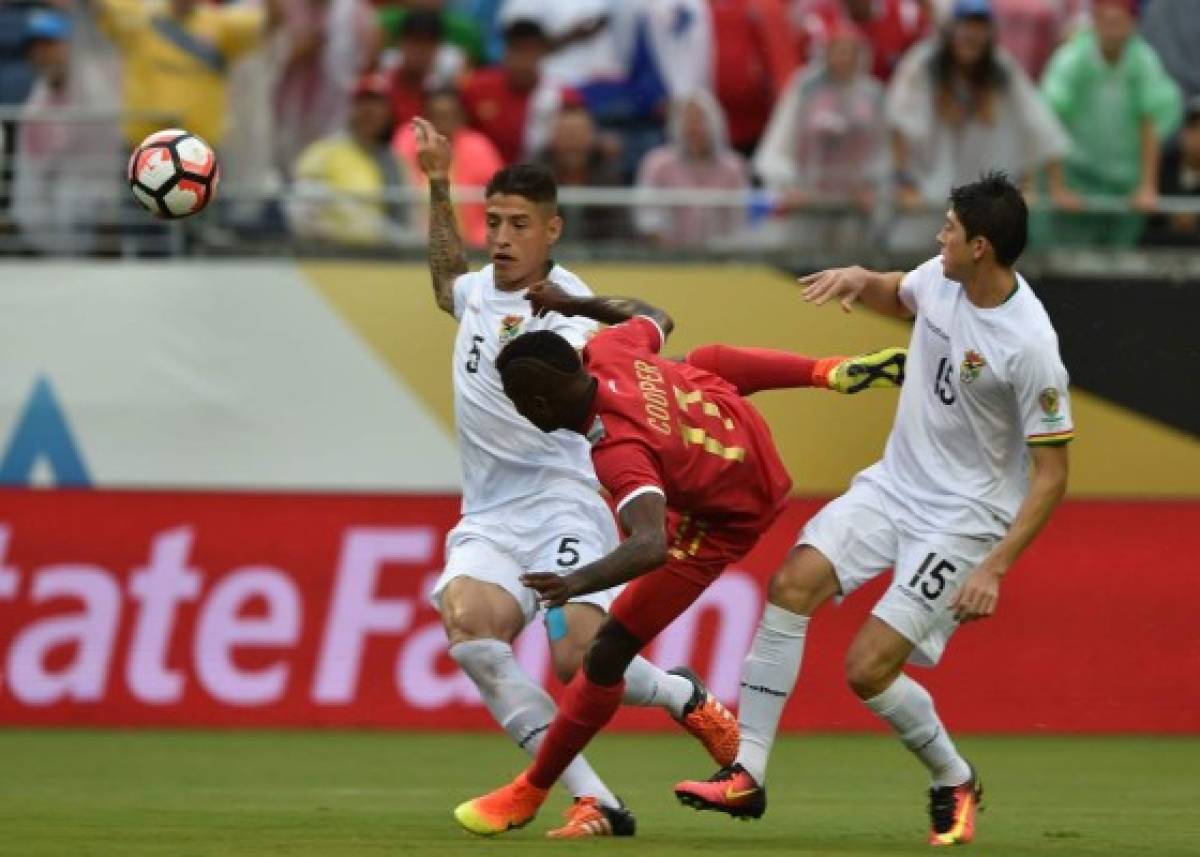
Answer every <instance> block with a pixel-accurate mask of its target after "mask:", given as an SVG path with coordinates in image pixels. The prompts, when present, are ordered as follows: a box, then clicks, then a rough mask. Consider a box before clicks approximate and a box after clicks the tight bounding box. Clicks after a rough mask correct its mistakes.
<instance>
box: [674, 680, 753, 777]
mask: <svg viewBox="0 0 1200 857" xmlns="http://www.w3.org/2000/svg"><path fill="white" fill-rule="evenodd" d="M667 673H668V675H677V676H679V677H681V678H686V679H687V680H688V681H690V682H691V683H692V698H691V699H690V700H689V701H688V704H687V705H685V706H684V708H683V717H681V718H679V720H678V723H679V724H680V725H681V726H682V727H683V728H684V729H686V730H687V731H688V732H689V733H690V734H691V735H692V736H693V737H695V738H696V739H697V740H698V741H699V742H700V743H701V744H703V745H704V749H705V750H707V751H708V755H710V756H712V759H713V761H714V762H716V763H717V764H718V765H720V766H721V767H722V768H724V767H726V766H728V765H731V764H733V760H734V759H736V758H737V752H738V741H739V739H740V733H739V731H738V724H737V718H736V717H734V716H733V713H732V712H731V711H730V710H729V709H728V708H726V707H725V706H724V705H722V704H721V701H720V700H719V699H717V698H716V697H715V696H713V695H712V694H711V693H709V692H708V688H707V687H705V686H704V682H702V681H701V680H700V676H698V675H696V674H695V673H694V672H692V671H691V670H690V669H688V668H687V667H676V668H675V669H673V670H667Z"/></svg>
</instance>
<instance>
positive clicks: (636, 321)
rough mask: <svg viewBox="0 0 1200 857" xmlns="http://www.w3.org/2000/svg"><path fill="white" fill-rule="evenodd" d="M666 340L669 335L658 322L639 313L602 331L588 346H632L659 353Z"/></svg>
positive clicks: (597, 347) (593, 347)
mask: <svg viewBox="0 0 1200 857" xmlns="http://www.w3.org/2000/svg"><path fill="white" fill-rule="evenodd" d="M666 341H667V335H666V334H665V333H663V330H662V328H661V327H659V326H658V322H656V321H655V320H654V319H652V318H650V317H649V316H646V315H639V316H634V317H633V318H631V319H629V321H623V322H621V323H620V324H614V325H613V326H612V327H609V328H605V329H604V330H602V331H600V332H599V333H597V334H596V335H595V336H593V337H592V341H591V343H590V344H589V346H588V348H589V349H593V350H594V349H603V348H607V347H617V348H623V349H624V348H632V349H634V350H637V351H649V352H651V353H652V354H657V353H658V352H659V351H660V350H662V347H663V345H664V344H666Z"/></svg>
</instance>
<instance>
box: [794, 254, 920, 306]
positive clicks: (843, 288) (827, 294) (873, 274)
mask: <svg viewBox="0 0 1200 857" xmlns="http://www.w3.org/2000/svg"><path fill="white" fill-rule="evenodd" d="M903 280H904V273H903V272H902V271H893V272H890V273H880V272H879V271H868V270H867V269H866V268H860V267H858V266H857V265H856V266H854V267H850V268H833V269H831V270H828V271H818V272H817V273H815V274H809V275H808V276H806V277H801V278H800V285H801V286H803V287H804V291H803V296H804V300H806V301H808V302H809V303H814V304H816V305H817V306H820V305H821V304H823V303H825V302H826V301H831V300H836V301H838V302H839V303H840V304H841V305H842V309H843V310H844V311H846V312H850V309H851V307H852V306H853V305H854V302H855V301H856V300H861V301H862V302H863V303H864V304H866V305H867V307H868V308H869V309H873V310H875V312H877V313H881V314H883V315H890V316H892V317H893V318H912V317H913V313H912V310H910V309H909V308H908V307H907V306H905V305H904V302H903V301H901V300H900V283H901V282H903Z"/></svg>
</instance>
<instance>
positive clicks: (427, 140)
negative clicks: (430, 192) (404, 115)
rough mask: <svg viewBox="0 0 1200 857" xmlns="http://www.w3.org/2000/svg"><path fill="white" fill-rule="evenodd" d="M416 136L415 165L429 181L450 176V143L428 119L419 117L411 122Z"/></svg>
mask: <svg viewBox="0 0 1200 857" xmlns="http://www.w3.org/2000/svg"><path fill="white" fill-rule="evenodd" d="M412 125H413V131H414V132H415V133H416V135H417V163H418V164H419V165H420V167H421V171H422V172H423V173H425V175H426V176H428V177H429V178H430V179H431V180H438V179H445V178H448V177H449V175H450V157H451V156H450V141H449V140H447V139H446V138H445V137H443V136H442V135H441V134H439V133H438V132H437V129H435V128H434V127H433V123H431V122H430V121H429V120H428V119H422V118H421V117H420V116H418V117H416V118H415V119H413V121H412Z"/></svg>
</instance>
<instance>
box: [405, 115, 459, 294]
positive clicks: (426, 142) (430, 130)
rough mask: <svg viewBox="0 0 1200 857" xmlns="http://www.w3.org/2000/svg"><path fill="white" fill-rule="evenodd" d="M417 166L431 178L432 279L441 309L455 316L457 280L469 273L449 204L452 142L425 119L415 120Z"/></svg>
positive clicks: (452, 211) (451, 205) (430, 273)
mask: <svg viewBox="0 0 1200 857" xmlns="http://www.w3.org/2000/svg"><path fill="white" fill-rule="evenodd" d="M413 127H414V128H415V129H416V133H417V163H419V164H420V165H421V169H422V170H423V171H424V173H425V175H426V176H428V177H429V276H430V278H431V279H432V281H433V296H434V299H435V300H436V301H437V305H438V307H440V308H441V309H442V310H444V311H445V312H448V313H450V314H451V315H453V314H454V281H455V280H457V279H458V278H459V277H461V276H462V275H463V274H465V273H467V270H468V269H467V257H466V254H465V253H464V252H463V242H462V237H461V236H460V235H459V234H458V224H457V223H456V221H455V218H454V203H453V202H451V201H450V178H449V176H450V141H449V140H447V139H446V138H445V137H443V136H442V135H441V134H439V133H438V132H437V131H436V130H434V127H433V125H431V124H430V123H429V122H427V121H426V120H424V119H421V118H417V119H414V120H413Z"/></svg>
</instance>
